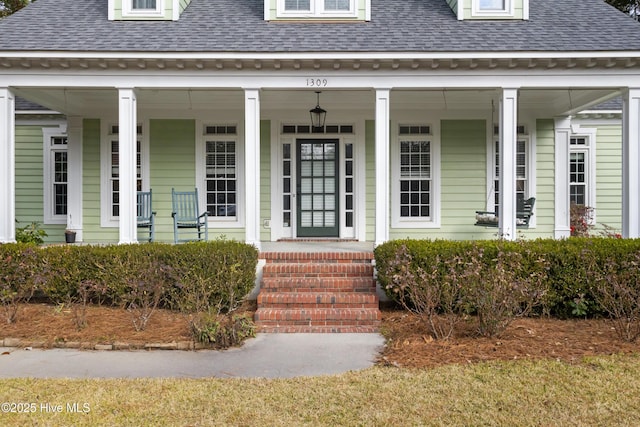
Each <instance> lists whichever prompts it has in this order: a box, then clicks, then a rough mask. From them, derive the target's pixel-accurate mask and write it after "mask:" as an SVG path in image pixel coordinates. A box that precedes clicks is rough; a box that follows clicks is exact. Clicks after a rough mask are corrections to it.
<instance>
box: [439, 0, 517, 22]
mask: <svg viewBox="0 0 640 427" xmlns="http://www.w3.org/2000/svg"><path fill="white" fill-rule="evenodd" d="M447 1H448V2H449V1H455V0H447ZM463 1H464V8H463V14H464V19H479V20H481V19H507V20H508V19H524V2H525V0H513V1H514V3H515V4H514V8H513V16H506V17H505V16H500V15H496V16H486V15H483V16H481V17H478V16H472V13H471V12H472V1H473V0H463ZM454 10H455V9H454Z"/></svg>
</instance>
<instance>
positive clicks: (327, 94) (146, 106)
mask: <svg viewBox="0 0 640 427" xmlns="http://www.w3.org/2000/svg"><path fill="white" fill-rule="evenodd" d="M15 91H16V94H17V95H19V96H21V97H24V98H26V99H28V100H30V101H33V102H36V103H38V104H40V105H43V106H45V107H47V108H50V109H51V110H53V111H58V112H61V113H63V114H66V115H69V116H72V115H77V116H83V117H88V116H91V115H94V116H95V117H100V116H104V115H105V114H107V115H108V114H111V115H113V116H116V115H117V109H118V92H117V90H115V89H92V88H85V89H77V88H73V89H64V88H16V90H15ZM137 95H138V109H139V112H140V111H149V112H150V114H154V113H157V114H162V115H163V116H166V115H167V114H169V113H172V112H173V113H176V116H185V114H186V113H185V112H189V111H193V112H197V111H207V110H215V109H221V108H222V109H224V110H240V111H242V110H243V109H244V95H243V91H242V90H241V89H235V90H234V89H219V90H217V89H216V90H214V89H210V90H202V89H193V90H184V89H139V90H137ZM617 95H619V93H618V92H617V91H616V90H612V89H572V88H567V89H521V90H520V92H519V100H518V101H519V110H520V111H521V112H522V113H526V114H529V115H533V116H536V117H553V116H560V115H566V114H575V113H577V112H578V111H581V110H584V109H586V108H589V107H591V106H593V105H595V104H597V103H600V102H603V101H605V100H607V99H610V98H612V97H615V96H617ZM498 100H499V91H498V90H492V89H480V90H476V89H467V90H464V89H455V90H451V89H442V90H421V89H415V90H392V92H391V109H392V114H393V112H394V111H419V110H425V111H452V112H453V111H460V112H464V111H488V110H489V111H490V110H491V107H492V103H493V105H495V106H496V108H497V105H498ZM260 101H261V108H262V111H263V114H265V115H268V114H267V113H268V112H277V111H292V110H295V111H298V110H300V111H307V110H309V109H310V108H312V107H314V105H315V102H316V97H315V93H314V90H313V89H305V90H289V89H286V90H284V89H283V90H277V89H264V90H263V91H262V92H261V100H260ZM320 104H321V105H322V107H323V108H325V109H327V110H328V111H353V110H357V111H358V112H364V113H366V114H368V115H371V114H372V113H373V111H374V108H375V91H374V90H372V89H352V90H349V89H344V90H336V89H326V88H325V89H324V90H322V94H321V98H320Z"/></svg>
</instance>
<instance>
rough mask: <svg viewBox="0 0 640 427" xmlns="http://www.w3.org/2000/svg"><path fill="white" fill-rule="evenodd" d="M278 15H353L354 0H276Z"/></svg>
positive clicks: (354, 13) (354, 9)
mask: <svg viewBox="0 0 640 427" xmlns="http://www.w3.org/2000/svg"><path fill="white" fill-rule="evenodd" d="M278 16H280V17H284V18H286V17H292V18H293V17H319V18H322V17H355V16H356V7H355V0H278Z"/></svg>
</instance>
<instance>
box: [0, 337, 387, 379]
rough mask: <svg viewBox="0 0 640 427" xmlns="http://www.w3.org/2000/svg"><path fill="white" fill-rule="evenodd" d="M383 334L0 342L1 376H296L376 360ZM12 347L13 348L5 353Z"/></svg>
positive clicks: (338, 370) (348, 368) (361, 365)
mask: <svg viewBox="0 0 640 427" xmlns="http://www.w3.org/2000/svg"><path fill="white" fill-rule="evenodd" d="M383 345H384V338H383V337H382V336H381V335H379V334H258V336H257V337H256V338H252V339H250V340H247V341H246V342H245V344H244V345H243V346H242V347H240V348H234V349H230V350H225V351H214V350H199V351H178V350H171V351H165V350H150V351H147V350H139V351H91V350H69V349H49V350H41V349H33V350H25V349H20V348H5V347H0V353H3V354H2V355H1V356H0V378H18V377H30V378H161V377H162V378H166V377H172V378H203V377H218V378H256V377H262V378H290V377H297V376H317V375H332V374H340V373H343V372H347V371H353V370H359V369H365V368H368V367H370V366H373V363H374V362H375V359H376V358H377V356H378V354H379V352H380V351H381V350H382V346H383ZM5 352H8V353H9V354H4V353H5Z"/></svg>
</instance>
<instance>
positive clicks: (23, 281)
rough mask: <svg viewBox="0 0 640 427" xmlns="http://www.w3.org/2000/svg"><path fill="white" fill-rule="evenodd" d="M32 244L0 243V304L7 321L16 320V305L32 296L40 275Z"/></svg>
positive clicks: (36, 256)
mask: <svg viewBox="0 0 640 427" xmlns="http://www.w3.org/2000/svg"><path fill="white" fill-rule="evenodd" d="M38 255H39V254H38V252H37V250H36V249H35V248H34V247H33V245H25V244H21V243H17V244H0V305H1V306H2V311H3V315H4V318H5V320H6V321H7V323H13V322H15V321H16V318H17V314H18V306H19V304H21V303H25V302H27V301H29V299H30V298H31V297H32V296H33V294H34V292H35V290H36V288H37V286H38V284H39V283H40V279H41V277H40V276H39V275H38V269H37V267H38Z"/></svg>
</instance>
